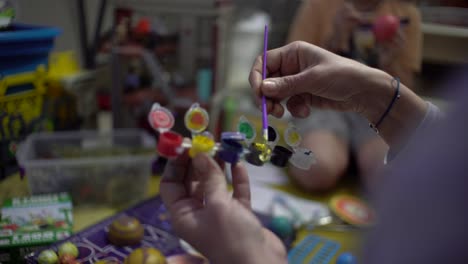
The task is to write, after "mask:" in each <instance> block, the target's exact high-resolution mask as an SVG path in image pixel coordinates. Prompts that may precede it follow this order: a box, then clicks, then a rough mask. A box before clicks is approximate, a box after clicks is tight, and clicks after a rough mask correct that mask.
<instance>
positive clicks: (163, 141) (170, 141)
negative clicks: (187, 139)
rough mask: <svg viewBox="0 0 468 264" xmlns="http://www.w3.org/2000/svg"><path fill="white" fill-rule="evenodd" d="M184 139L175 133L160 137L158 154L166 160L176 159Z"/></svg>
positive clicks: (167, 133) (165, 133) (164, 134)
mask: <svg viewBox="0 0 468 264" xmlns="http://www.w3.org/2000/svg"><path fill="white" fill-rule="evenodd" d="M182 141H183V137H182V136H181V135H180V134H177V133H175V132H171V131H168V132H164V133H162V134H161V135H159V141H158V153H159V154H160V155H161V156H163V157H166V158H171V157H176V156H178V155H179V154H178V153H177V149H178V148H179V147H180V146H181V145H182Z"/></svg>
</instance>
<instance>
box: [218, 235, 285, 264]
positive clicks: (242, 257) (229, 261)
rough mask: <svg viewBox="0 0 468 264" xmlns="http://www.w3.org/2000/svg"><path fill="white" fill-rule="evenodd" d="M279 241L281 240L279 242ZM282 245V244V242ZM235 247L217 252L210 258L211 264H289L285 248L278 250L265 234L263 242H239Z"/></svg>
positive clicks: (255, 240)
mask: <svg viewBox="0 0 468 264" xmlns="http://www.w3.org/2000/svg"><path fill="white" fill-rule="evenodd" d="M278 241H279V240H278ZM280 243H281V242H280ZM234 244H235V245H232V244H231V245H230V246H228V249H226V250H217V251H216V252H214V254H213V255H212V256H209V260H210V263H214V264H217V263H223V264H238V263H246V264H263V263H272V264H285V263H287V253H286V249H285V248H284V246H283V245H282V244H281V248H278V246H277V245H275V243H271V240H269V239H268V237H266V236H265V233H264V232H263V237H262V241H259V240H257V239H254V240H250V241H242V240H239V241H238V242H237V243H234Z"/></svg>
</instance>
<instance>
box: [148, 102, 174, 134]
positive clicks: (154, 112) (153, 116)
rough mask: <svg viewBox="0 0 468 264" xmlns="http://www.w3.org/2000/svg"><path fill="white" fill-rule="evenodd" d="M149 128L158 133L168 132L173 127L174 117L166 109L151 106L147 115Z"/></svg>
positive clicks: (154, 105)
mask: <svg viewBox="0 0 468 264" xmlns="http://www.w3.org/2000/svg"><path fill="white" fill-rule="evenodd" d="M148 122H149V123H150V125H151V127H152V128H153V129H155V130H158V131H160V132H163V131H167V130H170V129H171V128H172V127H173V126H174V122H175V121H174V115H172V113H171V111H169V110H168V109H167V108H165V107H162V106H161V105H159V104H158V103H155V104H153V106H152V107H151V111H150V112H149V114H148Z"/></svg>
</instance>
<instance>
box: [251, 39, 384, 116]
mask: <svg viewBox="0 0 468 264" xmlns="http://www.w3.org/2000/svg"><path fill="white" fill-rule="evenodd" d="M267 58H268V59H267V76H268V77H269V78H268V79H266V80H265V81H262V63H263V58H262V57H261V56H259V57H258V58H257V60H256V61H255V63H254V65H253V67H252V71H251V73H250V78H249V80H250V85H251V86H252V88H253V89H254V92H255V95H256V98H257V103H258V102H260V98H261V95H262V94H263V95H265V96H266V97H267V98H268V99H269V100H268V102H267V104H268V112H269V113H271V114H272V115H274V116H276V117H281V116H282V115H283V113H284V107H283V106H282V105H281V103H280V102H281V101H283V100H286V107H287V108H288V110H289V111H290V112H291V114H292V115H293V116H295V117H301V118H305V117H307V116H308V115H309V114H310V106H315V107H319V108H328V109H334V110H339V111H354V112H358V113H363V112H364V111H365V109H366V104H365V102H364V101H365V97H366V94H367V92H368V91H367V86H366V82H368V81H369V80H368V79H366V78H372V76H371V74H372V73H374V72H375V71H377V70H374V69H372V68H369V67H367V66H365V65H363V64H360V63H358V62H355V61H353V60H349V59H346V58H343V57H340V56H338V55H335V54H333V53H331V52H328V51H326V50H324V49H321V48H319V47H317V46H314V45H311V44H308V43H306V42H301V41H297V42H293V43H291V44H289V45H286V46H284V47H281V48H278V49H274V50H270V51H268V53H267Z"/></svg>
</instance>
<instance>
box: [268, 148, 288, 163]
mask: <svg viewBox="0 0 468 264" xmlns="http://www.w3.org/2000/svg"><path fill="white" fill-rule="evenodd" d="M292 155H293V152H292V151H291V150H289V149H287V148H285V147H282V146H276V147H275V148H274V149H273V154H272V156H271V160H270V161H271V163H272V164H273V165H275V166H278V167H282V168H284V167H286V165H287V164H288V161H289V159H290V158H291V156H292Z"/></svg>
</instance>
